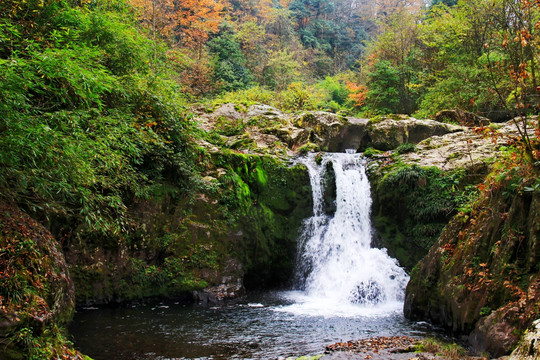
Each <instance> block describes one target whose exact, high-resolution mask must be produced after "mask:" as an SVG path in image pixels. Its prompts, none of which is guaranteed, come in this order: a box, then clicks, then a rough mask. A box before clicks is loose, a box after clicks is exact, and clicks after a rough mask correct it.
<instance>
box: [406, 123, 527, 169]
mask: <svg viewBox="0 0 540 360" xmlns="http://www.w3.org/2000/svg"><path fill="white" fill-rule="evenodd" d="M462 129H463V131H458V132H450V133H448V134H445V135H440V136H432V137H429V138H427V139H425V140H423V141H421V142H419V143H418V144H417V145H416V151H415V152H411V153H408V154H403V155H402V156H401V157H402V160H403V161H404V162H405V163H408V164H417V165H419V166H423V167H431V166H435V167H438V168H439V169H441V170H445V171H453V170H456V169H467V171H468V172H470V173H471V174H485V172H486V171H487V163H486V161H488V160H493V159H494V158H496V157H497V156H499V155H501V152H499V151H497V149H498V148H499V147H500V146H505V145H507V141H508V140H509V139H512V138H515V137H518V136H519V132H518V130H517V128H516V125H515V123H514V122H513V121H508V122H506V123H504V124H501V125H499V124H497V126H494V127H485V128H479V129H470V128H462ZM528 130H529V134H530V136H533V134H534V126H530V127H529V128H528Z"/></svg>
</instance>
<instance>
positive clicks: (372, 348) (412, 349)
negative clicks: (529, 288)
mask: <svg viewBox="0 0 540 360" xmlns="http://www.w3.org/2000/svg"><path fill="white" fill-rule="evenodd" d="M353 359H354V360H358V359H370V360H484V359H486V360H487V359H488V358H487V357H477V356H470V355H469V354H468V353H467V351H466V350H465V349H464V348H463V347H461V346H459V345H457V344H455V343H446V342H442V341H439V340H436V339H433V338H418V337H409V336H393V337H384V336H383V337H373V338H367V339H361V340H351V341H347V342H338V343H335V344H332V345H328V346H326V349H325V352H324V354H319V355H316V356H305V357H300V358H297V359H296V360H353ZM287 360H292V359H290V358H289V359H287Z"/></svg>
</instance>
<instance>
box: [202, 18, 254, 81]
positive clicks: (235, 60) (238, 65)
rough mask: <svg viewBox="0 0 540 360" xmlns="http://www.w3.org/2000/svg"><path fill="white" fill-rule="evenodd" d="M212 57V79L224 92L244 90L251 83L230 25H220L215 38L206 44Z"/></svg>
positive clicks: (236, 38)
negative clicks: (213, 58) (213, 78)
mask: <svg viewBox="0 0 540 360" xmlns="http://www.w3.org/2000/svg"><path fill="white" fill-rule="evenodd" d="M208 49H209V50H210V52H211V53H212V54H213V55H214V57H215V60H214V77H215V79H216V80H217V81H218V82H219V84H220V87H221V89H222V90H224V91H233V90H238V89H244V88H246V87H247V85H248V84H249V83H250V82H251V79H252V77H251V73H250V71H249V70H248V69H247V68H246V67H245V64H246V58H245V57H244V54H243V53H242V50H241V49H240V43H239V41H238V37H237V35H236V32H235V30H234V28H233V27H232V25H231V24H229V23H224V24H222V26H221V28H220V31H219V33H218V35H217V36H216V37H214V38H213V39H212V40H210V41H209V42H208Z"/></svg>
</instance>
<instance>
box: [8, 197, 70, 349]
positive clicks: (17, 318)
mask: <svg viewBox="0 0 540 360" xmlns="http://www.w3.org/2000/svg"><path fill="white" fill-rule="evenodd" d="M0 228H1V229H2V231H1V232H0V281H1V283H2V286H0V320H1V321H0V343H1V344H2V352H3V357H2V358H3V359H49V358H63V359H81V355H80V354H79V353H78V352H77V351H75V350H73V349H72V348H71V347H70V346H71V345H70V344H69V342H68V341H67V339H66V338H65V337H64V335H63V333H62V330H61V328H62V326H64V325H65V324H66V323H67V322H68V321H69V320H71V316H72V313H73V310H74V303H75V302H74V298H75V295H74V288H73V282H72V281H71V278H70V276H69V273H68V269H67V266H66V263H65V260H64V256H63V254H62V252H61V251H60V246H59V244H58V242H57V241H56V240H55V239H54V238H53V236H52V235H51V233H50V232H49V231H47V230H46V229H45V228H44V227H43V226H42V225H40V224H38V223H37V222H36V221H34V220H32V219H31V218H30V217H29V216H28V215H26V214H24V213H23V212H22V211H20V210H19V209H18V208H17V206H16V205H10V204H6V203H0Z"/></svg>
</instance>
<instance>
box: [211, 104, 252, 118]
mask: <svg viewBox="0 0 540 360" xmlns="http://www.w3.org/2000/svg"><path fill="white" fill-rule="evenodd" d="M212 115H213V117H215V118H217V117H220V116H222V117H225V118H227V119H232V120H239V119H243V118H244V117H245V114H243V113H241V112H239V111H238V110H237V109H236V105H235V104H231V103H228V104H224V105H221V106H220V107H218V108H217V109H216V110H214V112H213V113H212Z"/></svg>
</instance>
